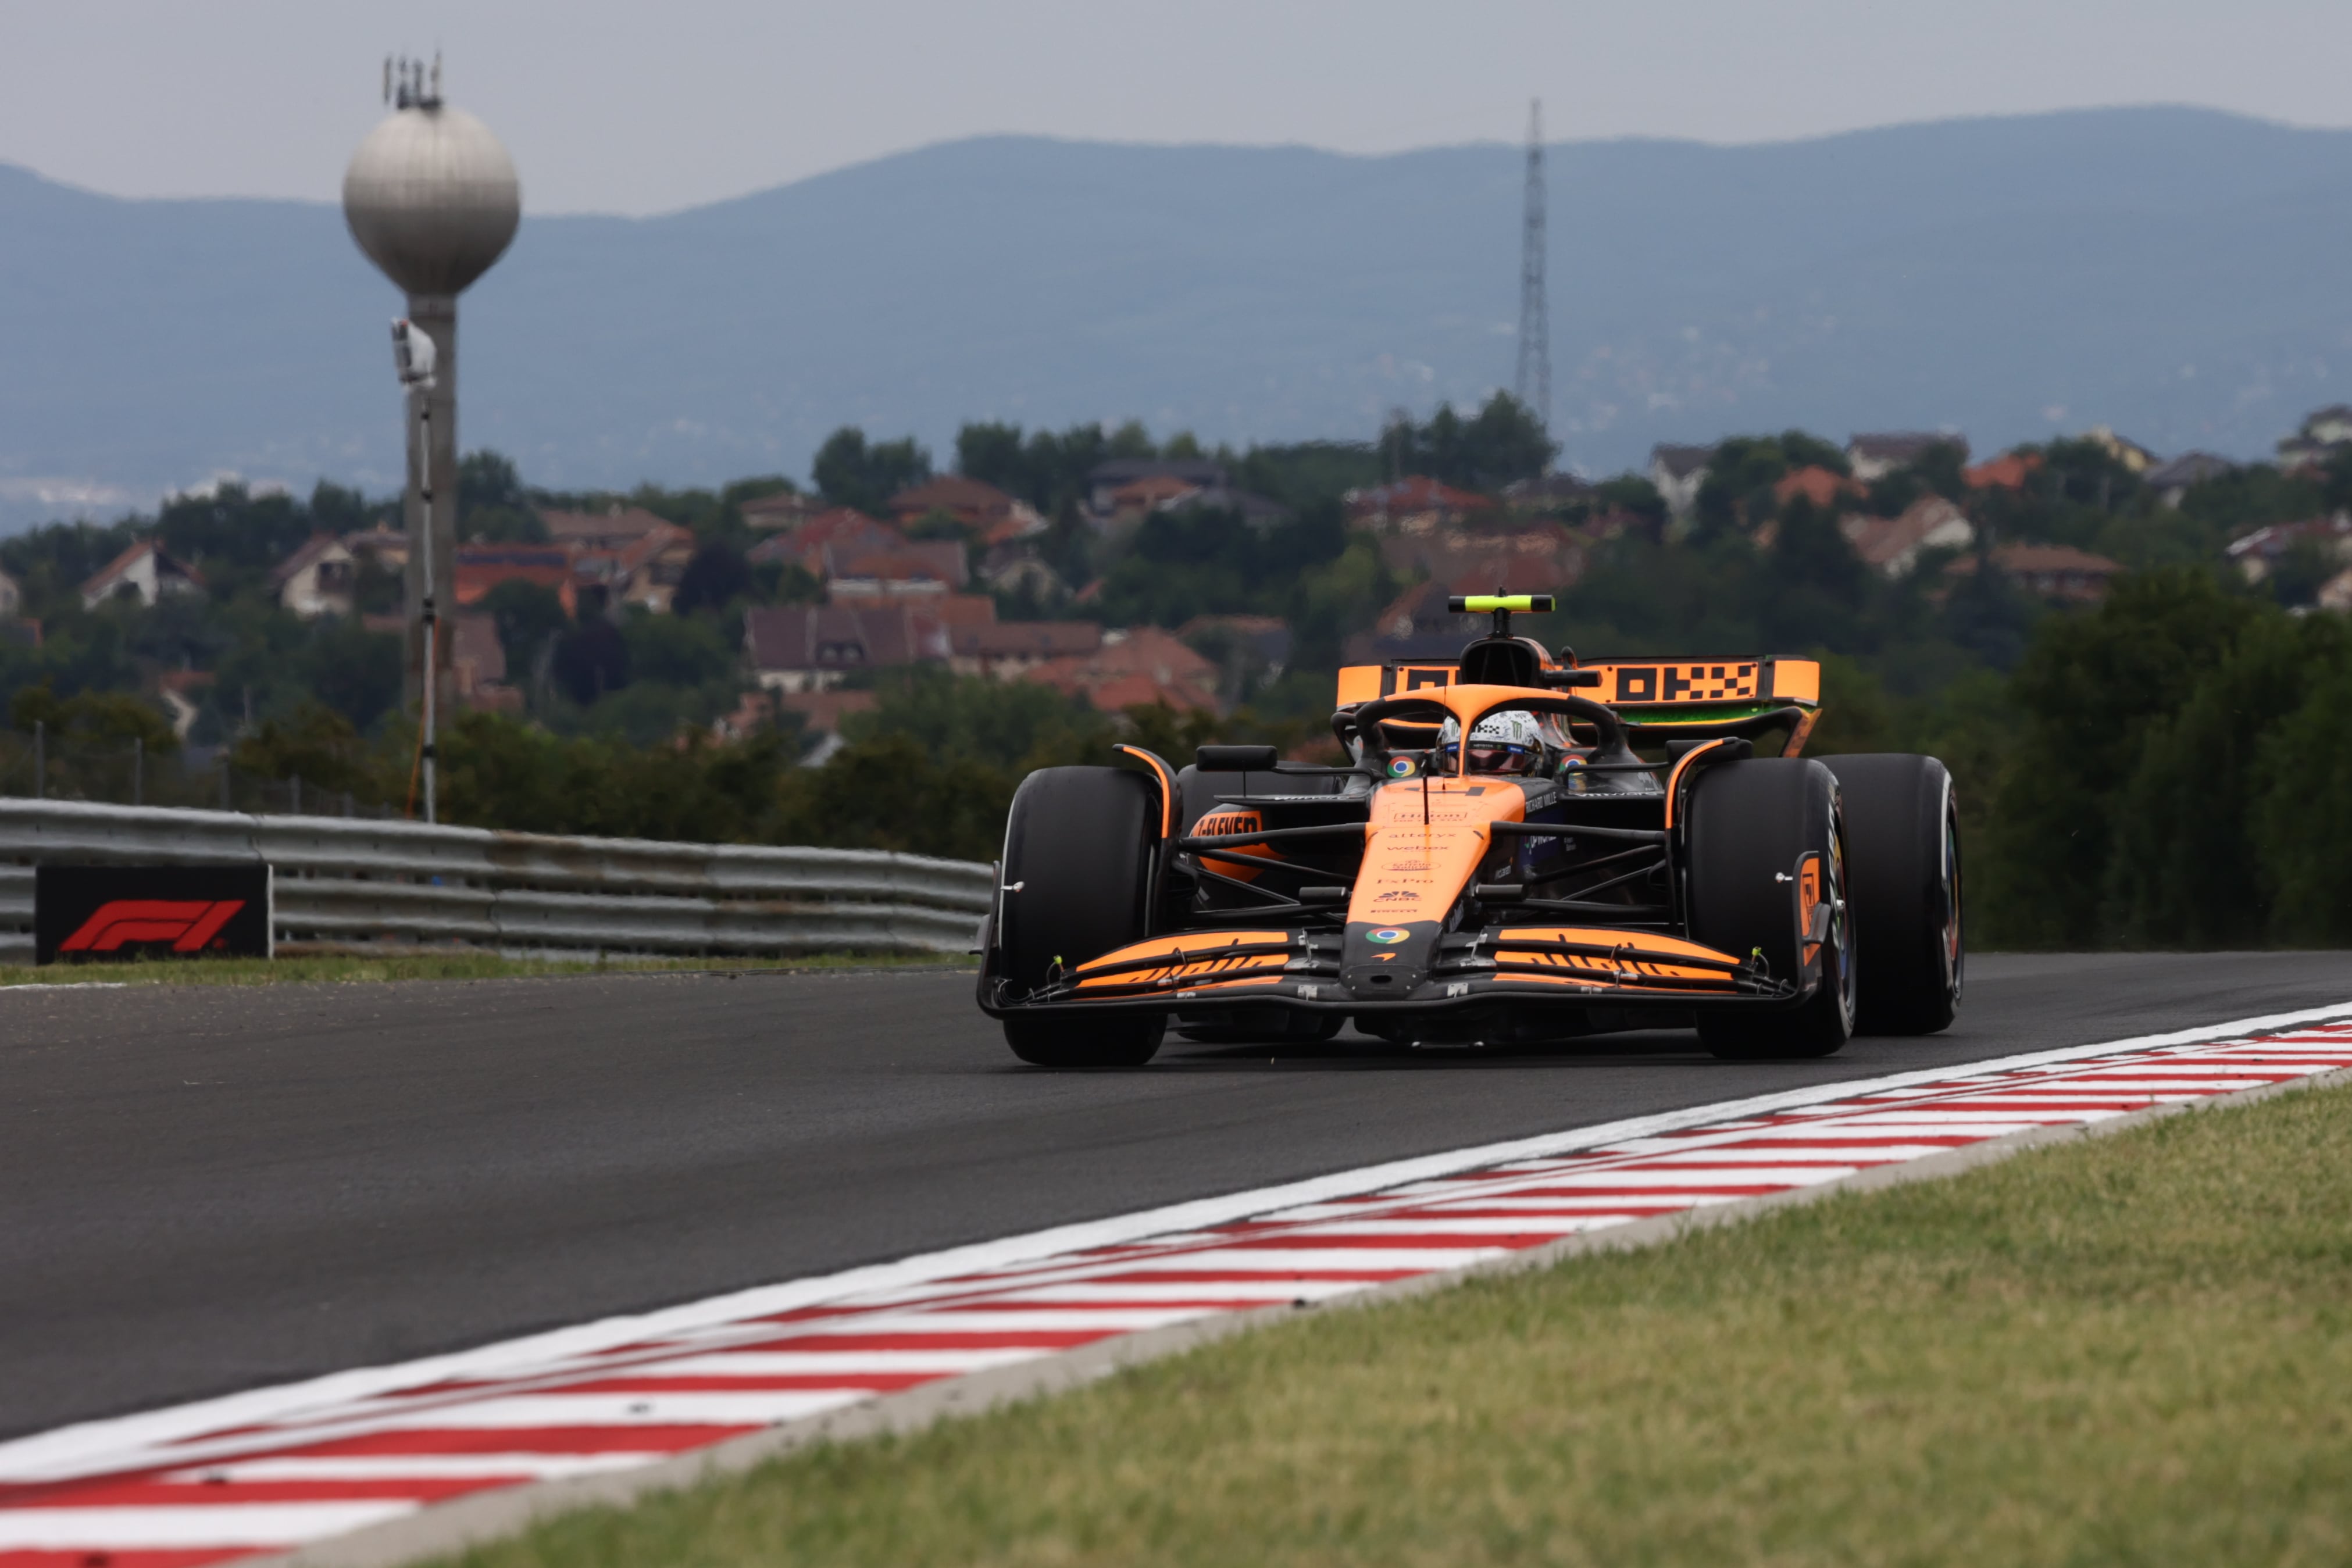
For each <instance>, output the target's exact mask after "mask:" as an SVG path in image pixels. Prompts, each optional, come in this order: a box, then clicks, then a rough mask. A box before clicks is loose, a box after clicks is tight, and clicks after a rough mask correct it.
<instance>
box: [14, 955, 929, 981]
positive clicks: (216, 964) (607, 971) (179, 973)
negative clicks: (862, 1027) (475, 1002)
mask: <svg viewBox="0 0 2352 1568" xmlns="http://www.w3.org/2000/svg"><path fill="white" fill-rule="evenodd" d="M973 962H974V961H973V960H969V959H963V958H960V957H957V956H953V955H934V954H921V955H909V954H904V953H812V954H808V955H805V956H799V957H792V958H614V959H610V960H608V961H606V962H604V963H601V964H600V963H591V962H587V961H585V960H579V961H573V960H565V959H543V958H504V957H500V956H499V955H498V954H496V953H463V952H425V953H416V954H399V955H392V956H377V955H373V954H366V955H354V954H318V955H307V956H299V957H289V958H153V959H150V958H139V959H134V960H132V961H131V962H129V963H122V964H52V965H48V966H47V967H39V968H36V967H33V966H31V965H28V964H10V965H0V987H6V986H32V985H40V986H55V985H68V986H70V985H124V984H129V985H134V986H141V985H144V986H285V985H298V984H301V983H304V982H316V981H356V982H365V981H374V980H505V979H515V978H520V977H537V976H547V975H628V974H661V973H665V972H670V973H675V972H677V971H681V970H711V969H741V970H787V971H798V970H821V969H877V968H938V967H951V968H961V967H971V964H972V963H973Z"/></svg>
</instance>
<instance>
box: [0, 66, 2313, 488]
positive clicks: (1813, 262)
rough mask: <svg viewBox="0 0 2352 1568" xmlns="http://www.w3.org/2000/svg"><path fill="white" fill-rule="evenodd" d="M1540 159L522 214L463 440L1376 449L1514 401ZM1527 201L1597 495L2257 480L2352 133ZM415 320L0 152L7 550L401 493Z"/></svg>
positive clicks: (922, 183)
mask: <svg viewBox="0 0 2352 1568" xmlns="http://www.w3.org/2000/svg"><path fill="white" fill-rule="evenodd" d="M1519 160H1520V154H1519V153H1518V152H1517V150H1515V149H1512V148H1508V147H1501V146H1487V147H1470V148H1451V149H1440V150H1436V151H1431V152H1412V153H1404V154H1400V155H1397V156H1393V157H1383V158H1351V157H1341V156H1338V155H1334V154H1328V153H1322V152H1308V151H1303V150H1300V149H1297V148H1243V149H1231V148H1203V147H1185V148H1160V147H1135V146H1115V145H1104V144H1094V143H1072V142H1059V141H1041V140H1035V139H1026V138H989V139H983V140H977V141H962V142H956V143H951V144H948V145H943V146H938V147H931V148H927V149H924V150H922V151H920V152H911V153H908V154H905V155H903V156H900V157H895V158H889V159H885V160H883V161H881V162H875V163H869V164H864V165H861V166H859V167H856V168H853V169H847V170H844V171H841V172H836V173H833V174H828V175H824V176H822V177H819V178H816V179H812V180H806V181H803V182H801V183H797V184H793V185H788V186H784V187H782V188H779V189H776V190H772V191H767V192H762V193H759V194H756V195H751V196H746V197H744V198H741V199H740V200H738V201H732V202H727V203H722V204H717V205H714V206H708V207H701V208H697V209H694V210H691V211H688V212H683V213H678V214H673V215H670V216H667V217H662V218H655V219H646V220H626V219H614V218H541V219H532V220H530V221H528V222H526V223H525V225H524V226H523V230H522V234H521V235H520V239H519V240H518V241H517V243H516V246H515V248H514V250H513V252H512V254H511V255H509V256H508V258H507V259H506V260H505V261H504V262H503V263H502V264H501V265H500V266H499V268H498V269H497V270H496V271H495V272H493V273H492V274H491V275H490V277H488V279H487V280H485V281H484V282H483V284H481V285H480V286H479V287H478V288H476V289H475V290H474V291H473V293H472V294H470V295H469V296H468V297H467V304H466V317H465V320H466V341H465V343H464V344H463V351H464V369H465V392H464V405H463V406H464V410H465V418H466V426H465V431H464V438H465V441H466V443H467V445H469V446H472V445H482V444H490V445H496V446H499V447H500V448H503V449H504V450H506V451H508V452H509V453H510V454H512V455H514V456H515V457H516V458H517V459H518V460H519V461H520V463H521V465H522V466H523V468H524V470H525V472H526V473H527V474H529V475H530V476H532V477H533V478H534V479H537V480H540V481H542V482H546V483H551V484H562V485H573V486H586V485H596V484H614V485H620V484H627V483H632V482H634V481H635V480H637V479H639V478H646V477H651V478H657V479H662V480H666V481H671V482H678V481H687V480H695V479H715V478H719V477H725V476H734V475H739V474H743V473H749V472H754V471H762V470H778V469H781V470H784V471H787V472H793V473H804V472H805V470H806V466H807V463H808V458H809V455H810V454H811V453H812V451H813V450H814V447H815V445H816V444H817V443H818V442H819V441H820V440H821V439H822V438H823V437H824V434H825V433H826V432H827V431H829V430H831V429H832V428H833V427H834V426H835V425H838V424H841V423H864V424H865V425H866V426H867V427H868V428H869V429H870V430H872V431H875V432H877V433H884V434H896V433H900V432H904V431H908V430H912V431H914V432H916V433H917V434H919V435H920V436H922V437H923V438H924V439H925V440H926V441H928V442H929V444H931V445H932V446H933V448H934V450H935V451H938V452H942V453H943V452H944V449H945V447H946V444H947V443H948V441H949V440H950V437H951V435H952V433H953V430H954V427H955V425H956V424H957V423H959V422H960V421H961V420H963V419H967V418H984V417H994V418H1003V419H1012V420H1018V421H1022V422H1024V423H1051V424H1062V423H1070V422H1072V421H1076V420H1080V419H1093V418H1097V417H1103V418H1113V419H1116V418H1121V417H1126V416H1129V415H1133V416H1138V417H1140V418H1143V419H1145V420H1146V421H1148V422H1149V423H1150V424H1151V425H1152V427H1153V428H1154V429H1155V430H1157V431H1160V432H1167V431H1172V430H1174V429H1177V428H1179V427H1190V428H1192V429H1193V430H1195V431H1197V432H1199V433H1200V434H1202V436H1203V437H1206V438H1210V439H1232V440H1234V441H1237V442H1239V441H1248V440H1251V439H1281V438H1292V437H1301V436H1309V435H1348V436H1368V435H1369V434H1370V433H1371V432H1372V431H1373V429H1374V428H1375V427H1376V426H1377V424H1378V423H1379V422H1380V420H1381V416H1382V414H1383V413H1384V412H1385V411H1386V410H1388V409H1390V408H1392V407H1395V406H1398V405H1405V406H1409V407H1411V408H1412V409H1413V410H1415V411H1416V412H1425V411H1426V410H1427V409H1428V408H1429V407H1430V406H1431V405H1432V404H1433V403H1434V402H1435V401H1436V400H1437V399H1438V398H1439V397H1441V396H1448V397H1453V398H1454V399H1456V400H1463V401H1467V400H1471V399H1475V398H1476V397H1478V396H1480V395H1482V394H1483V393H1484V392H1486V390H1487V389H1489V388H1491V387H1493V386H1494V385H1496V384H1497V383H1499V382H1507V380H1508V378H1509V375H1510V371H1511V365H1512V356H1513V332H1514V329H1515V320H1516V314H1517V246H1518V217H1519V214H1518V204H1519V180H1520V162H1519ZM1551 171H1552V172H1551V214H1552V220H1551V221H1552V258H1551V259H1552V276H1551V290H1552V293H1551V301H1552V317H1553V320H1554V323H1555V329H1556V333H1557V337H1556V341H1555V346H1554V365H1555V371H1554V382H1555V385H1556V387H1557V389H1558V390H1557V392H1556V395H1555V409H1556V415H1557V418H1556V425H1557V426H1558V428H1559V431H1560V433H1561V434H1563V435H1564V436H1565V438H1566V439H1567V442H1568V446H1569V450H1568V455H1567V456H1568V460H1569V461H1570V462H1571V463H1574V464H1577V465H1580V466H1584V467H1587V468H1591V469H1598V470H1610V469H1616V468H1621V467H1623V466H1625V465H1630V464H1633V463H1636V462H1638V461H1640V460H1641V459H1642V457H1643V454H1644V453H1645V452H1646V451H1647V449H1648V447H1649V445H1650V444H1652V443H1653V442H1654V441H1661V440H1697V439H1706V438H1711V437H1713V436H1716V435H1717V434H1723V433H1725V432H1727V431H1734V430H1742V429H1779V428H1781V427H1784V426H1788V425H1792V424H1797V425H1804V426H1807V427H1810V428H1812V429H1815V430H1819V431H1821V432H1822V433H1824V434H1831V435H1843V434H1845V433H1847V432H1848V431H1851V430H1853V429H1856V428H1864V429H1867V428H1888V427H1910V426H1936V425H1952V426H1957V427H1958V428H1960V429H1962V430H1964V431H1966V432H1967V433H1968V434H1969V436H1970V437H1971V438H1972V439H1973V440H1974V441H1975V442H1976V443H1977V444H1978V446H1979V449H1983V448H1989V447H1990V446H1992V445H1995V444H2002V443H2007V442H2011V441H2015V440H2019V439H2024V438H2029V437H2033V436H2037V435H2040V434H2046V433H2048V432H2050V431H2051V430H2053V429H2055V428H2062V427H2063V428H2066V429H2079V428H2081V427H2083V426H2084V425H2087V424H2090V423H2109V424H2113V425H2115V426H2116V427H2117V428H2118V429H2121V430H2123V431H2124V432H2125V433H2126V434H2129V435H2131V436H2133V437H2134V438H2136V439H2137V440H2139V441H2141V442H2143V443H2145V444H2148V445H2151V446H2154V447H2156V448H2158V449H2159V450H2162V451H2166V452H2170V451H2173V450H2177V449H2179V448H2183V447H2187V446H2191V445H2196V446H2204V447H2210V448H2213V449H2216V450H2220V451H2223V452H2228V453H2233V454H2239V455H2258V454H2261V453H2263V452H2266V451H2267V450H2268V449H2269V446H2270V444H2271V442H2272V441H2273V440H2274V439H2275V438H2276V437H2277V436H2278V435H2280V434H2283V433H2284V432H2285V431H2287V430H2288V429H2290V428H2292V426H2293V425H2294V423H2295V420H2296V419H2297V418H2298V417H2299V415H2300V414H2301V413H2302V412H2303V411H2304V410H2305V409H2306V408H2309V407H2311V406H2313V405H2315V404H2317V403H2320V402H2330V401H2336V400H2339V399H2343V398H2345V397H2346V396H2347V394H2352V292H2347V290H2346V289H2345V288H2344V287H2342V284H2341V282H2340V279H2339V272H2340V270H2341V267H2342V265H2343V263H2342V261H2341V258H2342V257H2343V256H2346V255H2347V254H2352V245H2347V241H2352V132H2340V131H2294V130H2289V129H2286V128H2284V127H2280V126H2275V125H2271V124H2266V123H2263V122H2260V121H2255V120H2244V119H2240V118H2235V117H2231V116H2228V115H2222V114H2218V113H2211V112H2207V111H2201V110H2170V109H2151V110H2102V111H2095V112H2082V113H2072V114H2060V115H2044V116H2037V117H2031V118H2022V119H2010V120H1966V121H1948V122H1943V123H1937V124H1929V125H1916V126H1906V127H1899V128H1895V129H1891V130H1884V131H1864V132H1857V133H1854V134H1851V135H1845V136H1838V137H1832V138H1827V139H1824V140H1820V141H1803V142H1793V143H1783V144H1777V145H1771V146H1759V147H1740V148H1716V147H1706V146H1700V145H1696V144H1692V143H1683V142H1664V141H1611V142H1595V143H1577V144H1570V145H1565V146H1562V147H1559V148H1557V149H1555V150H1554V152H1553V159H1552V165H1551ZM524 173H525V176H526V181H527V180H528V175H529V171H528V170H526V171H524ZM398 306H399V302H398V300H397V298H396V297H395V296H394V294H393V292H392V291H391V289H390V288H389V287H388V286H386V285H384V284H383V282H382V281H381V280H380V279H378V278H377V277H376V276H375V275H374V274H373V271H371V270H370V269H369V267H367V266H366V265H365V263H363V262H362V260H361V258H360V256H359V255H358V253H357V252H356V251H355V250H354V249H353V247H352V244H351V242H350V240H349V239H348V237H347V236H346V235H345V234H344V232H343V228H342V222H341V215H340V214H338V213H337V212H336V211H335V209H333V208H332V207H331V206H324V205H312V204H299V203H264V202H231V201H205V202H130V201H120V200H115V199H112V198H110V197H104V196H98V195H93V194H90V193H86V192H81V191H77V190H72V189H68V188H66V187H63V186H59V185H56V184H53V183H48V182H46V181H44V180H42V179H40V178H39V177H37V175H34V174H32V173H30V172H26V171H24V170H21V169H16V168H12V167H7V166H0V344H5V363H6V366H7V369H8V372H9V373H8V374H7V375H6V376H5V378H0V522H5V523H6V524H11V525H18V526H20V525H22V524H23V523H25V522H26V521H30V520H33V519H34V518H35V517H38V516H43V515H50V514H54V513H57V512H60V511H67V510H70V509H71V507H68V506H65V505H63V504H59V503H45V502H42V501H40V500H39V499H37V495H38V494H39V493H41V492H44V491H54V490H55V489H56V483H55V482H56V481H59V480H71V481H79V482H84V483H87V484H89V485H93V486H114V487H116V488H117V489H118V490H120V491H121V492H123V493H125V494H127V495H134V496H138V497H145V496H147V495H150V494H152V493H153V492H155V491H158V490H160V489H162V488H163V487H166V486H174V485H184V484H188V483H191V482H194V481H196V480H199V479H201V478H203V477H204V476H206V475H208V474H210V473H212V472H213V471H215V470H216V469H234V470H236V471H239V472H242V473H244V474H246V475H248V476H255V477H267V478H281V479H285V480H289V481H291V482H293V483H296V484H298V485H307V484H308V483H309V482H310V479H311V478H312V477H314V476H317V475H319V474H320V473H325V474H328V475H331V476H337V477H341V478H345V479H355V480H359V481H361V482H363V483H365V484H367V485H369V486H372V487H388V486H390V484H391V483H392V476H393V475H394V472H395V471H396V467H397V456H396V453H397V442H398V438H399V421H398V414H397V409H396V403H395V397H394V391H393V388H392V384H391V375H390V371H389V366H388V353H387V351H386V349H385V346H384V340H383V321H384V319H386V318H388V317H389V316H390V315H392V314H394V312H395V311H396V310H397V308H398ZM2339 363H2341V364H2343V365H2344V366H2345V367H2346V371H2345V373H2343V374H2338V373H2336V367H2337V365H2338V364H2339ZM98 509H100V510H104V509H106V508H105V507H100V508H98Z"/></svg>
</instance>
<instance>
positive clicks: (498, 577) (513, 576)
mask: <svg viewBox="0 0 2352 1568" xmlns="http://www.w3.org/2000/svg"><path fill="white" fill-rule="evenodd" d="M450 570H451V575H452V576H453V577H454V578H455V580H456V582H455V588H454V591H455V593H456V596H457V602H458V603H459V604H460V605H467V604H478V603H480V602H481V601H482V596H483V595H485V594H487V593H488V592H489V591H490V590H491V589H493V588H496V587H497V586H498V585H499V583H501V582H529V583H535V584H537V585H538V586H539V587H541V588H544V589H546V590H548V591H551V592H552V593H553V594H554V595H555V597H556V599H557V600H558V601H560V602H561V603H562V606H563V612H564V613H565V614H566V615H577V614H578V613H579V612H580V597H579V593H578V591H577V579H576V577H575V576H574V574H573V572H572V554H571V552H570V551H569V550H566V549H563V547H562V546H561V545H520V544H518V545H459V546H458V547H457V560H456V561H455V562H453V563H452V565H451V569H450Z"/></svg>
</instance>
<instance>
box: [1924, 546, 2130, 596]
mask: <svg viewBox="0 0 2352 1568" xmlns="http://www.w3.org/2000/svg"><path fill="white" fill-rule="evenodd" d="M1991 555H1992V564H1993V570H1996V571H1999V572H2000V573H2001V574H2002V575H2004V576H2006V577H2007V578H2009V579H2010V580H2011V581H2012V582H2014V583H2016V584H2017V586H2018V587H2019V588H2021V589H2022V590H2024V591H2026V592H2028V593H2031V594H2033V595H2034V596H2036V597H2037V598H2041V599H2051V600H2055V601H2059V602H2060V603H2063V604H2095V603H2096V602H2098V601H2100V600H2102V599H2105V597H2106V596H2107V586H2108V584H2110V583H2111V582H2113V581H2114V580H2116V578H2117V577H2119V576H2121V575H2122V573H2123V570H2124V569H2123V565H2122V563H2121V562H2119V561H2112V560H2109V559H2107V558H2106V557H2105V556H2103V555H2093V554H2092V553H2091V552H2090V551H2088V550H2081V549H2075V548H2074V546H2072V545H2028V544H2014V545H1996V546H1994V547H1993V549H1992V551H1991ZM1944 570H1945V572H1946V573H1947V574H1948V575H1949V576H1952V577H1972V576H1974V575H1975V574H1976V570H1977V558H1976V557H1975V556H1972V555H1964V556H1962V557H1960V559H1958V560H1956V561H1954V562H1952V563H1951V564H1950V565H1949V566H1947V567H1946V568H1944Z"/></svg>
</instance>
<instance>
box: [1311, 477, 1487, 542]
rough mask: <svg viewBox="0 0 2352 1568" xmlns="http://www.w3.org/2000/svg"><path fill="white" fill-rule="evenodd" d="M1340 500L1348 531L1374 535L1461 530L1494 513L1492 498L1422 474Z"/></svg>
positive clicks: (1393, 481)
mask: <svg viewBox="0 0 2352 1568" xmlns="http://www.w3.org/2000/svg"><path fill="white" fill-rule="evenodd" d="M1340 499H1341V502H1342V504H1343V505H1344V506H1345V507H1347V510H1348V526H1349V528H1368V529H1370V530H1371V531H1373V532H1375V533H1390V532H1396V533H1428V532H1430V531H1432V530H1433V529H1437V528H1460V527H1462V526H1463V525H1464V524H1465V523H1467V522H1469V521H1470V520H1471V519H1473V518H1475V517H1486V515H1487V514H1489V513H1491V512H1493V511H1494V510H1495V503H1494V500H1493V499H1492V498H1491V497H1486V496H1481V495H1479V494H1478V493H1477V492H1476V491H1475V490H1457V489H1455V488H1454V486H1451V485H1447V484H1443V483H1440V482H1439V481H1438V480H1435V479H1432V478H1430V477H1429V476H1426V475H1422V474H1412V475H1408V476H1405V477H1404V478H1402V479H1396V480H1392V481H1391V482H1390V483H1388V484H1386V485H1373V486H1367V487H1366V488H1364V489H1360V490H1350V491H1349V492H1348V493H1347V494H1346V495H1345V496H1344V497H1341V498H1340Z"/></svg>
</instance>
